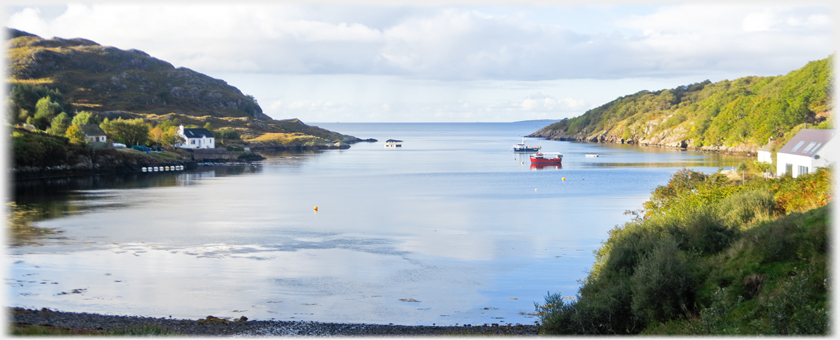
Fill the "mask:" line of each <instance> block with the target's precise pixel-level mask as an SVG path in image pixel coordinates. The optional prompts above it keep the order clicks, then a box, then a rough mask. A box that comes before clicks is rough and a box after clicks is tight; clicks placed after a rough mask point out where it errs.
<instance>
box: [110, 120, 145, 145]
mask: <svg viewBox="0 0 840 340" xmlns="http://www.w3.org/2000/svg"><path fill="white" fill-rule="evenodd" d="M99 127H100V128H102V131H105V134H107V135H108V138H110V139H111V140H115V141H119V142H121V143H125V144H126V145H141V144H146V143H147V142H148V140H149V125H148V124H146V122H144V121H143V119H141V118H136V119H125V120H123V119H122V118H119V119H117V120H109V119H108V118H105V120H104V121H103V122H102V124H99Z"/></svg>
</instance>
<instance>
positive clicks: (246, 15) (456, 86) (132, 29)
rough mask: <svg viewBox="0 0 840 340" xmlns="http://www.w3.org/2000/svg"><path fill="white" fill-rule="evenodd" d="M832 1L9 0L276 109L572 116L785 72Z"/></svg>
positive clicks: (311, 115)
mask: <svg viewBox="0 0 840 340" xmlns="http://www.w3.org/2000/svg"><path fill="white" fill-rule="evenodd" d="M835 7H836V6H834V5H831V4H829V3H828V2H810V3H809V2H799V4H793V2H774V1H763V2H737V1H736V2H726V3H724V2H711V3H708V2H703V3H699V2H684V3H673V2H670V3H665V2H647V3H641V2H640V3H628V2H617V3H612V2H596V3H595V4H594V5H588V4H585V3H583V2H552V1H541V2H531V3H524V4H523V3H519V2H517V3H513V2H505V1H490V2H458V3H456V4H455V5H447V4H445V3H444V2H439V3H433V4H431V5H424V4H420V3H419V2H406V1H397V2H394V3H381V2H352V1H350V2H347V1H345V2H320V3H305V2H280V3H264V2H256V3H247V2H245V3H238V4H235V5H234V4H227V3H224V2H211V3H204V2H171V3H164V2H152V3H144V2H90V3H72V4H70V3H60V2H43V3H39V2H32V1H26V2H23V1H21V2H18V3H14V2H7V3H6V6H5V11H4V14H3V20H4V21H5V26H6V27H11V28H15V29H19V30H23V31H26V32H29V33H32V34H36V35H38V36H41V37H42V38H52V37H61V38H85V39H89V40H93V41H95V42H97V43H99V44H101V45H106V46H114V47H117V48H120V49H126V50H127V49H138V50H141V51H145V52H146V53H148V54H150V55H151V56H153V57H155V58H158V59H161V60H165V61H168V62H170V63H172V64H173V65H174V66H175V67H185V68H189V69H192V70H194V71H197V72H201V73H204V74H206V75H208V76H211V77H213V78H218V79H223V80H225V81H226V82H227V83H228V84H230V85H233V86H235V87H237V88H239V89H240V90H241V91H242V92H243V93H245V94H250V95H253V96H254V97H256V99H257V101H258V102H259V104H260V106H261V107H262V109H263V111H264V112H265V113H266V114H268V115H269V116H271V117H272V118H275V119H287V118H298V119H301V120H302V121H304V122H306V123H310V122H510V121H521V120H531V119H562V118H567V117H576V116H579V115H581V114H583V113H584V112H586V110H588V109H592V108H595V107H598V106H600V105H603V104H605V103H607V102H609V101H611V100H614V99H616V98H618V97H620V96H624V95H629V94H633V93H636V92H638V91H642V90H649V91H657V90H662V89H669V88H674V87H677V86H681V85H687V84H693V83H697V82H702V81H704V80H707V79H708V80H711V81H713V82H716V81H720V80H724V79H730V80H731V79H736V78H740V77H744V76H750V75H758V76H777V75H783V74H786V73H788V72H790V71H793V70H795V69H798V68H801V67H802V66H804V65H805V64H806V63H808V62H809V61H813V60H819V59H824V58H826V57H828V56H829V55H830V54H832V53H834V52H835V51H836V50H837V45H836V44H835V43H836V35H835V33H836V25H835V20H834V17H835V13H836V8H835Z"/></svg>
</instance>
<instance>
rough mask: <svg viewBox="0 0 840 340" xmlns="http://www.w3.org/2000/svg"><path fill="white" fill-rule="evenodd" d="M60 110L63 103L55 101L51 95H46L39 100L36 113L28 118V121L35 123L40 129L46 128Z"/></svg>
mask: <svg viewBox="0 0 840 340" xmlns="http://www.w3.org/2000/svg"><path fill="white" fill-rule="evenodd" d="M59 112H61V105H60V104H58V103H56V102H54V101H53V100H52V99H51V98H50V96H46V97H44V98H41V99H39V100H38V103H36V104H35V115H34V116H32V117H29V118H27V120H26V122H27V123H29V124H32V125H35V127H37V128H38V129H41V130H46V129H47V126H48V125H49V124H50V122H52V120H53V118H55V116H56V115H58V113H59ZM30 118H31V119H30Z"/></svg>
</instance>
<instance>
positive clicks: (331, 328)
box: [8, 308, 539, 337]
mask: <svg viewBox="0 0 840 340" xmlns="http://www.w3.org/2000/svg"><path fill="white" fill-rule="evenodd" d="M8 314H9V325H10V326H11V325H19V326H29V325H39V326H45V327H54V328H60V329H66V330H71V331H94V332H96V331H115V330H126V329H137V328H142V327H148V326H153V327H158V328H160V329H164V330H166V331H168V332H171V333H172V334H174V335H183V336H231V337H243V336H244V337H247V336H258V337H264V336H318V337H321V336H443V335H446V336H457V335H526V336H527V335H531V336H535V335H537V333H538V332H539V327H538V326H537V325H507V324H504V325H502V324H489V325H488V324H484V325H460V326H401V325H390V324H389V325H379V324H341V323H323V322H307V321H260V320H247V318H245V317H242V318H239V319H232V320H231V319H223V318H216V317H213V316H208V317H206V318H202V319H199V320H185V319H171V318H152V317H142V316H115V315H99V314H89V313H69V312H58V311H52V310H49V309H41V310H31V309H23V308H9V309H8Z"/></svg>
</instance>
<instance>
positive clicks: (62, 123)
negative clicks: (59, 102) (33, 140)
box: [47, 112, 70, 136]
mask: <svg viewBox="0 0 840 340" xmlns="http://www.w3.org/2000/svg"><path fill="white" fill-rule="evenodd" d="M69 126H70V117H68V116H67V113H64V112H62V113H59V114H58V115H57V116H55V118H53V120H52V123H51V124H50V128H49V129H47V133H49V134H51V135H54V136H64V132H65V131H67V128H68V127H69Z"/></svg>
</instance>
